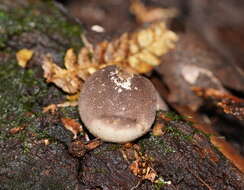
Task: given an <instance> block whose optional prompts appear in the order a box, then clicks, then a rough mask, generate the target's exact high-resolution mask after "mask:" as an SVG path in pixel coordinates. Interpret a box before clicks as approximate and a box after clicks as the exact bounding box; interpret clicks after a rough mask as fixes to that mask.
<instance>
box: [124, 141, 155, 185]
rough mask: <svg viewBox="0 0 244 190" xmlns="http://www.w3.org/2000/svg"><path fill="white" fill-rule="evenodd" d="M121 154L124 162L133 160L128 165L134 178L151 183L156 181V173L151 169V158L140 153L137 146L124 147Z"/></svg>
mask: <svg viewBox="0 0 244 190" xmlns="http://www.w3.org/2000/svg"><path fill="white" fill-rule="evenodd" d="M121 152H122V155H123V157H124V159H125V160H127V161H128V162H130V161H132V160H133V161H132V163H131V164H130V170H131V172H132V173H133V174H134V175H135V176H137V177H139V178H141V179H142V180H149V181H151V182H154V181H155V180H156V178H157V172H156V171H155V170H154V169H153V167H152V162H151V158H150V157H149V156H148V155H146V154H142V153H141V151H140V147H139V145H136V144H134V145H133V146H132V147H131V146H129V147H127V146H124V147H123V149H122V150H121Z"/></svg>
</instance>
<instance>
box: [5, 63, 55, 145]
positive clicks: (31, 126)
mask: <svg viewBox="0 0 244 190" xmlns="http://www.w3.org/2000/svg"><path fill="white" fill-rule="evenodd" d="M0 84H1V85H0V129H1V130H0V131H1V133H0V139H4V138H9V137H17V138H19V139H20V140H21V141H24V140H25V138H26V136H25V134H26V131H31V132H37V130H38V129H37V126H39V122H40V120H39V118H40V116H42V115H43V113H42V105H41V104H42V101H43V100H44V99H45V98H46V97H47V95H48V92H49V91H48V85H47V84H46V83H45V82H44V80H42V79H37V77H36V76H35V72H34V71H33V70H25V69H21V68H20V67H19V66H18V65H17V63H16V61H8V62H6V63H3V64H1V65H0ZM54 96H55V95H54ZM19 126H25V127H26V129H25V130H23V131H21V132H20V133H18V134H16V135H10V134H9V133H8V131H9V129H11V128H13V127H19Z"/></svg>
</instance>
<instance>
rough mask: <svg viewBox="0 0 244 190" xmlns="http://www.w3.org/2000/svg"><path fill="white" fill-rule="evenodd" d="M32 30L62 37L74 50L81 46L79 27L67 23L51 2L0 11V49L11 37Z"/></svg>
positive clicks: (80, 30)
mask: <svg viewBox="0 0 244 190" xmlns="http://www.w3.org/2000/svg"><path fill="white" fill-rule="evenodd" d="M33 30H38V31H40V32H42V33H45V34H47V35H49V36H52V37H53V38H56V39H58V38H59V37H58V36H62V39H67V42H68V44H69V45H70V46H71V47H73V48H75V49H78V48H79V47H81V45H82V42H81V39H80V34H81V32H82V29H81V27H80V26H79V25H77V24H71V23H70V22H68V21H67V20H66V19H65V18H64V16H63V15H62V14H61V13H60V11H59V10H58V9H57V8H56V7H55V6H54V4H53V3H52V2H49V3H33V4H31V6H29V7H27V8H21V9H19V8H18V9H17V8H16V9H11V10H9V11H8V12H6V11H4V10H1V9H0V49H3V48H5V47H6V42H7V41H8V39H9V38H10V37H11V36H14V35H20V34H21V33H23V32H29V31H33Z"/></svg>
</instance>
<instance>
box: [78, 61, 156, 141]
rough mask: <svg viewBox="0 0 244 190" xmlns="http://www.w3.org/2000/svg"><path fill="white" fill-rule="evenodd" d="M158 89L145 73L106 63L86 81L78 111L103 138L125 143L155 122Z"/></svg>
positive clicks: (96, 134)
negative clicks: (128, 70) (134, 72)
mask: <svg viewBox="0 0 244 190" xmlns="http://www.w3.org/2000/svg"><path fill="white" fill-rule="evenodd" d="M156 109H157V92H156V90H155V88H154V86H153V84H152V83H151V82H150V81H149V80H148V79H146V78H145V77H143V76H140V75H133V74H130V73H127V72H125V71H123V70H121V69H120V68H118V67H117V66H107V67H105V68H103V69H101V70H99V71H97V72H95V73H94V74H93V75H92V76H90V77H89V78H88V79H87V81H86V82H85V84H84V86H83V88H82V91H81V94H80V100H79V112H80V116H81V119H82V121H83V122H84V124H85V125H86V127H87V129H88V130H89V131H90V132H91V133H92V134H93V135H94V136H96V137H99V138H101V139H102V140H104V141H108V142H116V143H124V142H130V141H133V140H135V139H137V138H138V137H140V136H142V135H144V134H145V133H146V132H148V131H149V129H150V127H151V126H152V124H153V122H154V119H155V116H156Z"/></svg>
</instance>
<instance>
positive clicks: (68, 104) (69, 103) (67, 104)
mask: <svg viewBox="0 0 244 190" xmlns="http://www.w3.org/2000/svg"><path fill="white" fill-rule="evenodd" d="M77 105H78V102H77V101H66V102H63V103H60V104H50V105H48V106H45V107H44V108H43V109H42V112H43V113H47V112H50V113H51V114H54V113H55V112H56V111H57V110H58V108H60V107H61V108H64V107H75V106H77Z"/></svg>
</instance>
